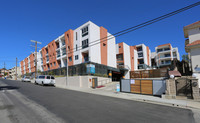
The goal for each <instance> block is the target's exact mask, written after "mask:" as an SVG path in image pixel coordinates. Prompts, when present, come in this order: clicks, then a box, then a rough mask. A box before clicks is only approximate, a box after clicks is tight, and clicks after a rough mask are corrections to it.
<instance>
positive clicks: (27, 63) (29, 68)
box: [20, 53, 41, 75]
mask: <svg viewBox="0 0 200 123" xmlns="http://www.w3.org/2000/svg"><path fill="white" fill-rule="evenodd" d="M40 57H41V56H40V54H39V53H37V58H40ZM40 64H41V62H40V59H38V60H37V69H39V70H40ZM35 66H36V65H35V53H32V54H30V55H29V56H28V57H26V58H25V59H24V60H22V61H21V62H20V72H21V74H22V75H24V74H27V73H33V72H35Z"/></svg>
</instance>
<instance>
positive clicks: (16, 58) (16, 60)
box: [15, 58, 17, 80]
mask: <svg viewBox="0 0 200 123" xmlns="http://www.w3.org/2000/svg"><path fill="white" fill-rule="evenodd" d="M15 80H17V58H16V68H15Z"/></svg>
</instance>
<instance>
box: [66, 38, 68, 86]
mask: <svg viewBox="0 0 200 123" xmlns="http://www.w3.org/2000/svg"><path fill="white" fill-rule="evenodd" d="M68 40H69V38H68ZM68 42H69V41H68ZM68 42H67V44H66V47H67V76H66V86H67V85H68V69H69V68H68V67H69V66H68Z"/></svg>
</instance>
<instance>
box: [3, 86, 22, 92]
mask: <svg viewBox="0 0 200 123" xmlns="http://www.w3.org/2000/svg"><path fill="white" fill-rule="evenodd" d="M15 89H19V87H15V86H0V91H2V90H15Z"/></svg>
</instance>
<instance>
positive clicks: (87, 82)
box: [55, 76, 112, 88]
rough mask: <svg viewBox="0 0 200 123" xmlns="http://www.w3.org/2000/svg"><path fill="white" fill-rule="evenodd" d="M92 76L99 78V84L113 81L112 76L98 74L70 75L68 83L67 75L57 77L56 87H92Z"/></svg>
mask: <svg viewBox="0 0 200 123" xmlns="http://www.w3.org/2000/svg"><path fill="white" fill-rule="evenodd" d="M92 78H97V81H98V85H105V84H107V83H109V82H112V80H111V78H105V77H97V76H72V77H68V82H67V83H66V77H57V78H55V80H56V84H55V86H56V87H60V88H65V87H66V86H71V87H82V88H90V87H91V86H92Z"/></svg>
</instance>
